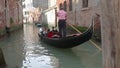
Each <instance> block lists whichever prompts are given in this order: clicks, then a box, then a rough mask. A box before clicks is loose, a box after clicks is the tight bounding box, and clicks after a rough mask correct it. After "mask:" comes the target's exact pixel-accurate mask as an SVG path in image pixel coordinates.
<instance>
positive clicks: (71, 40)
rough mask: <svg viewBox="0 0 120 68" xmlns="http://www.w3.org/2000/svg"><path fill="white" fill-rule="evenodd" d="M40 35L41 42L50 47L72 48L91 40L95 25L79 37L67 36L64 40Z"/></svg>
mask: <svg viewBox="0 0 120 68" xmlns="http://www.w3.org/2000/svg"><path fill="white" fill-rule="evenodd" d="M38 35H39V37H40V38H41V41H43V42H45V43H46V44H48V45H51V46H54V47H58V48H72V47H75V46H78V45H80V44H82V43H85V42H87V41H88V40H90V39H91V37H92V35H93V23H92V24H91V25H90V27H89V28H88V29H87V30H86V31H85V32H83V33H82V34H79V35H73V36H67V37H64V38H48V37H45V36H43V35H40V34H39V33H38Z"/></svg>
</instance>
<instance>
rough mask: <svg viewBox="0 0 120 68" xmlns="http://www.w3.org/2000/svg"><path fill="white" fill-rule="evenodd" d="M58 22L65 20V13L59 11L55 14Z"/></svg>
mask: <svg viewBox="0 0 120 68" xmlns="http://www.w3.org/2000/svg"><path fill="white" fill-rule="evenodd" d="M57 15H58V18H59V20H65V19H66V17H67V13H66V12H65V11H64V10H59V11H58V12H57Z"/></svg>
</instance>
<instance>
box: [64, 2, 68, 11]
mask: <svg viewBox="0 0 120 68" xmlns="http://www.w3.org/2000/svg"><path fill="white" fill-rule="evenodd" d="M64 10H65V11H66V10H67V2H66V1H64Z"/></svg>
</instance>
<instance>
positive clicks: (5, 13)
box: [0, 0, 22, 35]
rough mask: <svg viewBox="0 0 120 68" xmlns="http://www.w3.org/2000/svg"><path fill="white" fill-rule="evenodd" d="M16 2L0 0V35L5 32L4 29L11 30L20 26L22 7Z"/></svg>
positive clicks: (14, 0)
mask: <svg viewBox="0 0 120 68" xmlns="http://www.w3.org/2000/svg"><path fill="white" fill-rule="evenodd" d="M20 5H21V4H20ZM20 5H18V2H17V1H16V0H6V7H5V0H0V32H1V33H0V35H1V34H3V33H2V32H5V27H6V26H7V27H10V28H12V27H13V26H14V25H15V26H19V25H21V24H22V7H21V6H20Z"/></svg>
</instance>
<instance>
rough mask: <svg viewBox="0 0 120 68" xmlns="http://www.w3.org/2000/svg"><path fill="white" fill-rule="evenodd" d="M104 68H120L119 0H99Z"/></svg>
mask: <svg viewBox="0 0 120 68" xmlns="http://www.w3.org/2000/svg"><path fill="white" fill-rule="evenodd" d="M101 10H102V19H101V20H102V24H101V26H102V27H101V28H102V48H103V51H102V52H103V65H104V68H120V0H101Z"/></svg>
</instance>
